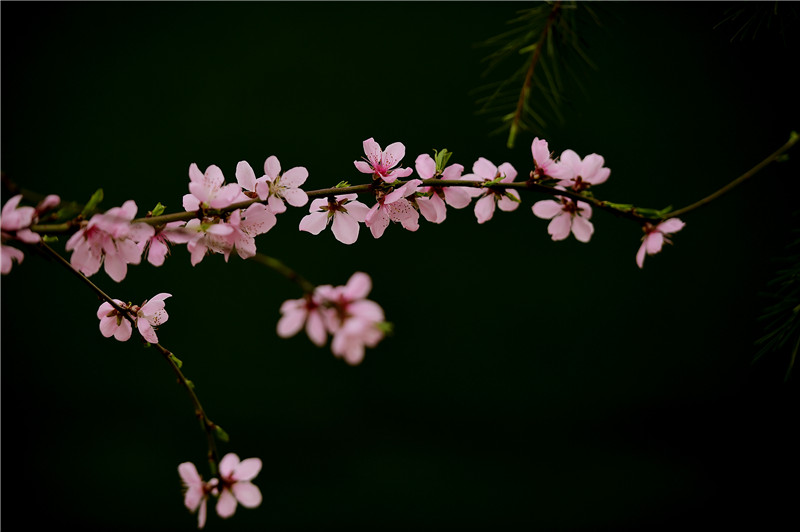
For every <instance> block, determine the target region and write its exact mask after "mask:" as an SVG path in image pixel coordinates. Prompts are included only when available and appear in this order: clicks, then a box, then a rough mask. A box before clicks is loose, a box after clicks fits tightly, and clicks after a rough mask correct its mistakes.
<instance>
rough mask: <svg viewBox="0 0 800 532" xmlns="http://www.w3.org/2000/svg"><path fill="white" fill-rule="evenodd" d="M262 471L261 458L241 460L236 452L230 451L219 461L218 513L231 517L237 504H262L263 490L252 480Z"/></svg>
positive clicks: (246, 506) (224, 516)
mask: <svg viewBox="0 0 800 532" xmlns="http://www.w3.org/2000/svg"><path fill="white" fill-rule="evenodd" d="M259 471H261V460H260V459H258V458H248V459H247V460H242V461H239V457H238V456H237V455H236V454H234V453H228V454H226V455H225V456H223V457H222V460H220V462H219V476H220V481H221V484H220V487H221V491H220V494H219V500H218V501H217V515H219V516H220V517H222V518H227V517H230V516H232V515H233V514H234V512H236V505H237V502H238V504H241V505H242V506H244V507H245V508H256V507H257V506H258V505H260V504H261V500H262V497H261V490H259V489H258V486H256V485H255V484H253V483H252V482H250V481H251V480H253V479H254V478H255V477H256V475H258V473H259Z"/></svg>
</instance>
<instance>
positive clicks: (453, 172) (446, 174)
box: [442, 164, 464, 206]
mask: <svg viewBox="0 0 800 532" xmlns="http://www.w3.org/2000/svg"><path fill="white" fill-rule="evenodd" d="M463 171H464V167H463V166H461V165H460V164H451V165H450V166H448V167H447V168H445V169H444V171H442V179H461V172H463ZM454 206H455V205H454Z"/></svg>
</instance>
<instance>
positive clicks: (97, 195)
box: [81, 188, 103, 218]
mask: <svg viewBox="0 0 800 532" xmlns="http://www.w3.org/2000/svg"><path fill="white" fill-rule="evenodd" d="M101 201H103V189H102V188H98V189H97V190H96V191H95V192H94V194H92V197H91V198H89V201H88V202H87V203H86V206H84V207H83V210H82V211H81V216H83V217H84V218H87V217H88V216H89V215H90V214H92V213H93V212H94V211H95V209H97V205H98V204H99V203H100V202H101Z"/></svg>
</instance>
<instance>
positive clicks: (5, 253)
mask: <svg viewBox="0 0 800 532" xmlns="http://www.w3.org/2000/svg"><path fill="white" fill-rule="evenodd" d="M21 200H22V194H17V195H16V196H14V197H12V198H11V199H10V200H8V201H7V202H6V204H5V205H3V210H2V212H0V235H2V242H3V244H2V245H0V264H2V266H0V272H2V273H3V274H7V273H9V272H11V267H12V266H13V262H12V261H16V262H17V263H21V262H22V259H23V258H24V257H25V255H24V254H23V253H22V251H20V250H19V249H17V248H15V247H13V246H7V245H5V243H6V242H9V241H13V240H19V241H20V242H25V243H26V244H36V243H38V242H40V241H41V240H42V237H41V236H39V233H34V232H33V231H31V230H30V226H32V225H33V224H35V223H36V222H38V221H39V216H41V214H42V213H44V212H46V211H48V210H50V209H52V208H53V207H56V206H57V205H58V204H59V203H61V198H59V197H58V196H56V195H55V194H50V195H49V196H47V197H45V198H44V199H43V200H42V201H41V202H40V203H39V204H38V205H37V206H36V207H20V206H19V202H20V201H21Z"/></svg>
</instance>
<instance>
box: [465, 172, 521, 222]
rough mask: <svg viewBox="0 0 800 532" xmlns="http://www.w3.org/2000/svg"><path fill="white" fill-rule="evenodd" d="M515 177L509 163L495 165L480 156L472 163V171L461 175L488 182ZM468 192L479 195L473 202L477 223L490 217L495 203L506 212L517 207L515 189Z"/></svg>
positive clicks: (486, 189)
mask: <svg viewBox="0 0 800 532" xmlns="http://www.w3.org/2000/svg"><path fill="white" fill-rule="evenodd" d="M515 177H517V171H516V170H515V169H514V167H513V166H511V164H510V163H503V164H501V165H500V166H499V167H497V166H495V165H494V164H492V162H491V161H489V160H487V159H484V158H483V157H480V158H478V160H477V161H475V164H473V165H472V173H471V174H467V175H465V176H463V178H462V179H464V180H468V181H484V182H489V181H494V180H495V179H498V178H501V179H500V182H501V183H512V182H513V181H514V178H515ZM468 193H469V194H470V195H472V196H474V197H477V196H480V199H479V200H478V201H477V202H476V203H475V217H476V218H477V219H478V223H479V224H482V223H484V222H488V221H489V220H491V219H492V216H494V208H495V205H497V206H498V207H500V210H501V211H506V212H511V211H513V210H516V208H517V207H519V202H520V199H519V193H518V192H517V191H516V190H506V189H500V188H483V189H475V190H474V191H473V190H470V191H469V192H468ZM509 196H510V197H509ZM512 198H514V199H512Z"/></svg>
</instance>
